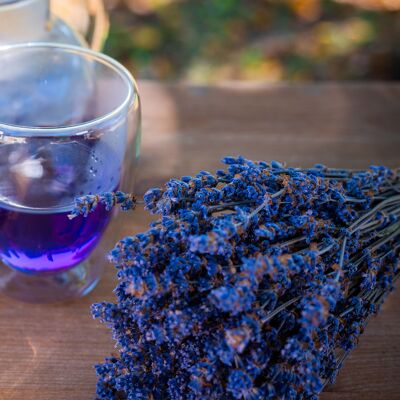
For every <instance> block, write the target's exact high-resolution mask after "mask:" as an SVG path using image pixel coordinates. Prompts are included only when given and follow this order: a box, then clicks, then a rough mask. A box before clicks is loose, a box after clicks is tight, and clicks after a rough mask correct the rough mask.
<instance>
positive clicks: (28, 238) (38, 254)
mask: <svg viewBox="0 0 400 400" xmlns="http://www.w3.org/2000/svg"><path fill="white" fill-rule="evenodd" d="M68 214H69V212H66V211H61V212H57V211H54V212H45V213H43V212H37V211H36V210H25V209H24V210H18V209H17V208H14V209H12V208H7V209H6V208H4V207H1V203H0V257H1V260H2V261H3V262H4V263H5V264H7V265H9V266H10V267H13V268H15V269H18V270H20V271H23V272H30V273H37V272H51V271H59V270H62V269H67V268H71V267H73V266H75V265H77V264H79V263H80V262H82V261H83V260H85V259H86V258H87V257H88V255H89V254H90V252H91V251H92V250H93V249H94V248H95V246H96V245H97V243H98V241H99V239H100V237H101V234H102V233H103V231H104V229H105V227H106V226H107V224H108V222H109V220H110V217H111V213H110V212H108V211H106V210H105V208H104V207H103V206H99V207H97V209H96V210H95V211H93V212H92V213H90V214H89V216H88V217H87V218H85V217H83V216H79V217H77V218H75V219H73V220H70V219H69V218H68Z"/></svg>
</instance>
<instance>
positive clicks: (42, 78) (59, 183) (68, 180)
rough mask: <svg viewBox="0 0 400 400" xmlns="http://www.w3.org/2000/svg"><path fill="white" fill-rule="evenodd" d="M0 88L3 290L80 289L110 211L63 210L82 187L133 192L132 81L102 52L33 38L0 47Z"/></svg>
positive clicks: (71, 293)
mask: <svg viewBox="0 0 400 400" xmlns="http://www.w3.org/2000/svg"><path fill="white" fill-rule="evenodd" d="M0 88H1V89H0V260H1V263H2V265H1V266H0V291H1V290H2V291H4V292H5V293H6V294H8V295H10V296H12V297H16V298H18V299H21V300H25V301H30V302H52V301H60V300H65V299H70V298H74V297H79V296H82V295H85V294H86V293H88V292H89V291H90V290H91V289H92V288H93V287H94V286H95V285H96V283H97V282H98V280H99V278H100V274H101V263H96V262H91V257H90V255H91V253H92V251H93V250H94V249H95V247H96V245H97V244H98V242H99V240H100V238H101V236H102V234H103V232H104V230H105V229H106V227H107V225H108V223H109V221H110V218H111V214H110V213H109V212H107V211H106V210H105V209H104V208H103V207H102V206H100V207H98V208H97V209H96V210H95V211H94V212H93V213H90V214H89V216H88V217H86V218H85V217H83V216H79V217H77V218H75V219H73V220H70V219H69V218H68V215H69V213H70V212H71V209H72V208H73V206H74V199H75V198H76V197H79V196H81V195H84V194H97V193H101V192H107V191H115V190H117V189H121V190H125V191H132V190H133V187H132V185H133V173H134V170H135V161H136V159H137V158H138V156H139V147H140V101H139V95H138V91H137V87H136V84H135V81H134V80H133V78H132V76H131V75H130V73H129V72H128V71H127V70H126V69H125V68H124V67H123V66H121V65H120V64H119V63H118V62H116V61H114V60H113V59H111V58H109V57H107V56H105V55H102V54H99V53H96V52H93V51H91V50H87V49H83V48H79V47H75V46H68V45H57V44H48V43H35V44H23V45H13V46H7V47H1V48H0Z"/></svg>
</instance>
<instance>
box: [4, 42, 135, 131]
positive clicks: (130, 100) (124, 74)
mask: <svg viewBox="0 0 400 400" xmlns="http://www.w3.org/2000/svg"><path fill="white" fill-rule="evenodd" d="M29 49H55V50H61V51H64V52H69V53H75V54H78V55H82V56H89V57H91V58H92V59H93V60H96V61H97V62H100V63H102V64H104V65H106V66H108V67H109V68H110V69H113V70H114V71H115V73H117V74H118V75H119V76H120V78H121V79H122V80H123V81H124V82H125V83H126V84H127V87H128V93H127V95H126V96H125V97H124V100H123V101H122V103H121V104H119V105H118V106H117V107H115V108H114V109H113V110H112V111H110V112H108V113H106V114H104V115H101V116H99V117H96V118H94V119H91V120H89V121H86V122H82V123H79V124H72V125H67V126H60V127H36V126H24V125H14V124H7V123H3V122H1V121H0V136H2V135H4V136H7V137H18V138H19V137H22V138H24V137H30V138H32V137H46V138H51V137H66V136H69V137H74V136H82V135H85V134H88V133H89V132H90V131H91V130H92V128H93V127H95V126H99V125H104V124H105V123H107V122H108V121H109V120H111V119H113V118H114V117H115V116H117V115H118V114H119V113H121V112H122V111H123V110H124V109H128V110H129V109H131V108H132V107H133V105H134V104H135V103H136V102H137V101H138V95H139V94H138V88H137V83H136V81H135V79H134V78H133V76H132V74H131V73H130V72H129V71H128V70H127V69H126V68H125V67H124V66H123V65H122V64H120V63H119V62H118V61H116V60H114V59H113V58H112V57H109V56H107V55H105V54H103V53H100V52H97V51H94V50H91V49H88V48H85V47H79V46H75V45H69V44H59V43H50V42H35V43H19V44H12V45H3V46H0V56H1V54H3V53H5V52H10V51H19V50H29Z"/></svg>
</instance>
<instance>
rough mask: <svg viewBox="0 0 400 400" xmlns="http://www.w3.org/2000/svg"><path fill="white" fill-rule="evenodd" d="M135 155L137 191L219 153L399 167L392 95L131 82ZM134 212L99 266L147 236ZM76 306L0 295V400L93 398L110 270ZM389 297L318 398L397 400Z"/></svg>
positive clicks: (353, 89) (399, 343)
mask: <svg viewBox="0 0 400 400" xmlns="http://www.w3.org/2000/svg"><path fill="white" fill-rule="evenodd" d="M141 90H142V98H143V104H144V121H143V131H144V135H143V157H142V160H141V164H140V169H139V171H138V172H139V173H138V185H137V191H138V192H143V191H144V190H145V189H146V188H148V187H151V186H156V185H160V184H162V183H163V182H164V181H165V180H167V179H168V178H170V177H172V176H181V175H187V174H192V173H195V172H196V171H198V170H201V169H207V170H214V169H216V168H218V166H219V162H218V160H219V159H220V158H221V157H222V156H223V155H227V154H231V155H236V154H243V155H244V156H246V157H249V158H255V159H264V160H268V159H277V160H285V161H287V162H288V163H289V164H290V165H294V166H297V165H302V166H310V165H312V164H313V163H315V162H322V163H326V164H328V165H330V166H334V167H337V166H343V167H354V168H359V167H365V166H367V165H368V164H370V163H385V164H387V165H388V166H396V165H398V164H399V150H400V135H399V134H398V127H399V126H400V112H399V107H398V101H397V100H398V99H399V98H400V85H386V84H372V85H371V84H369V85H364V84H351V85H336V84H324V85H310V86H294V87H290V86H249V85H240V84H230V85H229V86H226V87H224V86H220V87H210V88H201V87H189V86H185V85H162V84H158V83H150V82H142V83H141ZM151 219H152V217H151V216H149V215H147V214H146V213H145V212H144V211H143V210H141V209H139V210H138V211H136V212H135V213H130V214H124V215H123V217H122V218H121V217H120V221H117V220H115V221H113V223H112V224H111V226H110V229H109V231H108V233H107V236H106V238H105V240H104V242H103V244H102V246H101V248H99V249H98V255H97V257H99V259H101V260H103V254H104V253H105V252H106V250H107V249H110V248H111V247H112V244H113V243H115V241H116V240H117V239H119V238H121V237H122V236H123V235H126V234H133V233H136V232H139V231H141V230H144V229H146V226H147V224H148V222H149V221H150V220H151ZM102 262H103V263H104V265H105V269H106V271H105V274H104V278H103V279H102V281H101V282H100V284H99V285H98V287H97V288H96V289H95V290H94V291H93V293H91V294H90V295H89V296H87V297H86V298H84V299H80V300H76V301H74V302H71V303H68V304H61V305H47V306H40V305H26V304H22V303H17V302H14V301H12V300H9V299H7V298H5V297H4V296H0V338H1V342H0V400H9V399H12V400H31V399H32V400H33V399H35V400H36V399H40V400H55V399H57V400H67V399H68V400H69V399H74V400H87V399H91V398H94V390H95V383H96V378H95V375H94V371H93V368H92V366H93V364H95V363H96V362H101V361H102V359H103V358H104V357H106V356H108V355H109V354H110V353H112V352H113V351H115V349H114V344H113V342H112V340H111V335H110V333H109V331H108V330H107V329H106V328H105V327H104V326H101V325H100V324H99V323H98V322H97V321H94V320H93V319H92V318H91V316H90V311H89V309H90V305H91V304H92V303H94V302H97V301H103V300H112V299H113V294H112V289H113V288H114V286H115V278H114V275H115V274H114V270H113V267H112V266H111V265H109V264H107V263H106V262H105V261H102ZM399 306H400V293H399V292H397V293H394V294H392V295H391V296H390V298H389V300H388V301H387V303H386V304H385V305H384V307H383V310H382V313H381V314H380V315H379V316H378V317H377V318H374V319H373V320H372V322H371V323H370V325H369V327H368V328H367V332H366V334H364V335H363V336H362V338H361V341H360V345H359V347H358V349H356V350H355V351H354V352H353V353H352V355H351V356H350V357H349V359H348V360H347V362H346V365H345V367H344V369H343V370H342V372H341V373H340V375H339V379H338V382H337V384H336V385H334V386H330V387H328V388H327V389H326V392H325V393H324V394H323V395H322V396H321V398H322V399H323V400H336V399H342V400H355V399H357V400H358V399H363V400H372V399H374V400H375V399H382V400H383V399H385V400H395V399H399V393H400V380H399V379H398V375H399V373H400V313H399V312H398V308H399Z"/></svg>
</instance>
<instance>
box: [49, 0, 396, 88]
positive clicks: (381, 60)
mask: <svg viewBox="0 0 400 400" xmlns="http://www.w3.org/2000/svg"><path fill="white" fill-rule="evenodd" d="M70 2H72V3H75V7H70ZM89 2H90V0H89ZM53 3H55V7H56V8H57V7H58V8H62V4H64V7H65V3H67V2H66V1H65V0H53ZM79 3H82V0H69V1H68V4H69V14H70V15H69V19H70V23H72V24H73V25H75V26H76V27H77V28H78V29H81V30H82V29H84V26H85V24H88V21H87V20H85V16H84V13H83V12H82V10H79ZM105 7H106V9H107V10H108V12H109V14H110V29H109V36H108V39H107V41H106V43H105V52H106V53H107V54H109V55H111V56H113V57H115V58H117V59H118V60H120V61H122V62H123V63H124V64H125V65H126V66H127V67H128V68H129V69H130V70H131V71H132V72H133V73H134V74H135V76H136V77H138V78H146V79H158V80H183V81H188V82H192V83H215V82H220V81H225V80H245V81H249V80H250V81H265V82H280V81H289V82H304V81H321V80H398V79H400V0H105ZM71 10H72V11H71ZM64 17H66V15H65V13H64ZM67 19H68V16H67Z"/></svg>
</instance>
